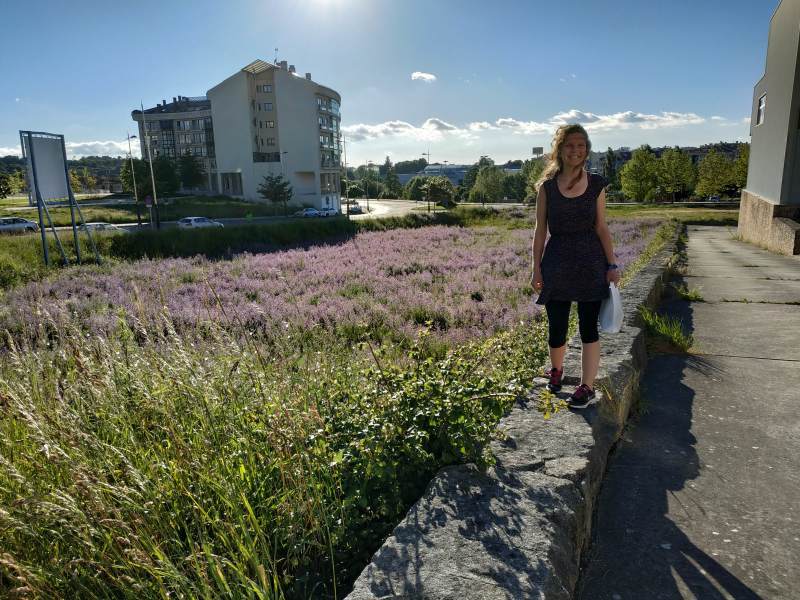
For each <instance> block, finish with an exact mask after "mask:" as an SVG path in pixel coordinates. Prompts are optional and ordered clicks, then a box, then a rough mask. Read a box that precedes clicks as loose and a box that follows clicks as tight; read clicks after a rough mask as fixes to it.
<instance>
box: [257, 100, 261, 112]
mask: <svg viewBox="0 0 800 600" xmlns="http://www.w3.org/2000/svg"><path fill="white" fill-rule="evenodd" d="M257 106H258V112H261V102H259V103H258V105H257Z"/></svg>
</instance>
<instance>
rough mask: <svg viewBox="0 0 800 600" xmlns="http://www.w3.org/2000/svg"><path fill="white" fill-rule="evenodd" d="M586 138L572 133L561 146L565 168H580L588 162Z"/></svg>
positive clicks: (580, 134)
mask: <svg viewBox="0 0 800 600" xmlns="http://www.w3.org/2000/svg"><path fill="white" fill-rule="evenodd" d="M586 154H587V152H586V138H585V137H584V135H583V134H582V133H570V134H569V135H568V136H567V139H566V140H564V144H563V145H562V146H561V162H562V163H563V165H564V166H565V167H580V166H581V165H583V163H584V161H585V160H586Z"/></svg>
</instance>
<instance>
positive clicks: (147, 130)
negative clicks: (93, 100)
mask: <svg viewBox="0 0 800 600" xmlns="http://www.w3.org/2000/svg"><path fill="white" fill-rule="evenodd" d="M131 118H133V120H134V121H136V122H137V123H138V125H139V144H140V145H141V149H142V157H144V158H147V140H148V138H149V140H150V152H151V154H152V156H153V158H156V157H157V156H168V157H169V158H178V157H180V156H184V155H185V154H192V155H193V156H196V157H198V158H199V159H200V161H201V162H202V163H203V168H204V170H205V172H206V180H207V181H206V185H205V186H203V188H204V189H207V190H209V191H212V192H216V191H217V188H216V187H215V184H216V176H215V170H216V163H215V160H214V155H215V151H214V133H213V130H212V125H211V103H210V102H209V100H208V98H206V97H205V96H198V97H187V96H175V97H173V98H172V102H169V103H168V102H167V101H166V100H162V101H161V104H158V105H156V106H154V107H152V108H146V109H145V110H144V114H142V111H141V110H134V111H133V112H132V113H131Z"/></svg>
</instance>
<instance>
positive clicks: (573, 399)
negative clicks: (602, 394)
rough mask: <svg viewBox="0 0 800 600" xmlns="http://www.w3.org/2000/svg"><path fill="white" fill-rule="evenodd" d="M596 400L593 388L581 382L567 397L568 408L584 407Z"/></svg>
mask: <svg viewBox="0 0 800 600" xmlns="http://www.w3.org/2000/svg"><path fill="white" fill-rule="evenodd" d="M596 401H597V398H596V397H595V393H594V390H593V389H592V388H590V387H589V386H588V385H586V384H585V383H582V384H580V385H579V386H578V388H577V389H576V390H575V391H574V392H573V393H572V395H571V396H570V397H569V403H568V404H569V407H570V408H586V407H587V406H589V405H591V404H594V403H595V402H596Z"/></svg>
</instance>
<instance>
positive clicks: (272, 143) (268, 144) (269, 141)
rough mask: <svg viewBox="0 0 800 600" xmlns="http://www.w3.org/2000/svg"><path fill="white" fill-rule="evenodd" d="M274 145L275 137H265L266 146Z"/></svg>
mask: <svg viewBox="0 0 800 600" xmlns="http://www.w3.org/2000/svg"><path fill="white" fill-rule="evenodd" d="M274 145H275V138H270V137H268V138H267V146H274Z"/></svg>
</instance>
